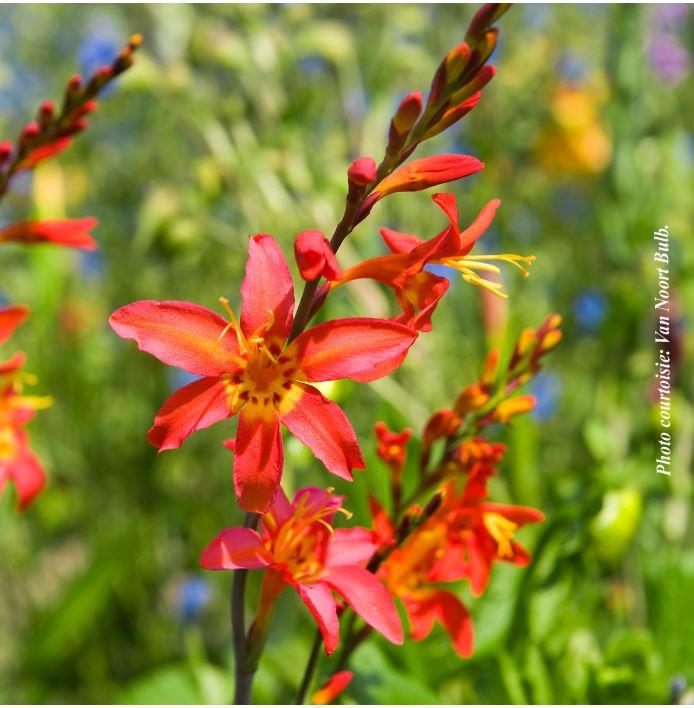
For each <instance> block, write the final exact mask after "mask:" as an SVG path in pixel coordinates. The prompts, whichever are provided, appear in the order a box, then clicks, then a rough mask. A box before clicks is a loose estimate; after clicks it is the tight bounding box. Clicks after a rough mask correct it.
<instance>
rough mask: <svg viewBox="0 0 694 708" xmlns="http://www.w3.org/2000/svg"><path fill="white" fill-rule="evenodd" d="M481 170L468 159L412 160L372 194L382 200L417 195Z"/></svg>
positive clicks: (448, 156) (472, 159)
mask: <svg viewBox="0 0 694 708" xmlns="http://www.w3.org/2000/svg"><path fill="white" fill-rule="evenodd" d="M483 168H484V163H483V162H480V161H479V160H478V159H477V158H476V157H472V156H471V155H436V156H435V157H423V158H421V159H419V160H413V161H412V162H408V163H407V164H405V165H403V166H402V167H399V168H398V169H397V170H395V172H393V173H392V174H390V175H388V177H386V178H385V179H383V180H381V182H379V183H378V184H377V185H376V187H375V188H374V190H373V193H374V194H378V198H379V199H382V198H383V197H385V196H386V195H388V194H393V193H394V192H417V191H419V190H421V189H427V188H428V187H434V186H436V185H438V184H443V183H444V182H452V181H453V180H456V179H460V178H462V177H467V176H468V175H471V174H474V173H475V172H479V171H480V170H481V169H483Z"/></svg>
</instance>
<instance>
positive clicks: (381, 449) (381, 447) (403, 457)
mask: <svg viewBox="0 0 694 708" xmlns="http://www.w3.org/2000/svg"><path fill="white" fill-rule="evenodd" d="M374 430H375V431H376V440H377V445H376V454H377V455H378V456H379V457H380V458H381V459H382V460H383V461H384V462H385V463H386V464H387V465H388V466H389V467H390V469H391V471H392V472H393V474H394V475H395V476H396V477H399V476H400V475H401V474H402V470H403V468H404V467H405V462H406V461H407V442H408V440H409V439H410V437H411V436H412V431H411V430H410V429H409V428H405V430H403V431H402V432H401V433H394V432H391V431H390V430H388V426H387V425H386V424H385V423H376V425H375V426H374Z"/></svg>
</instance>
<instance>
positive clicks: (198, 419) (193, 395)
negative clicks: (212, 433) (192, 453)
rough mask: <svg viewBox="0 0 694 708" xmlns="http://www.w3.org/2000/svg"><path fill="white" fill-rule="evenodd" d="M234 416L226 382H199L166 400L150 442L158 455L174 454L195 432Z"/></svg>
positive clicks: (217, 379)
mask: <svg viewBox="0 0 694 708" xmlns="http://www.w3.org/2000/svg"><path fill="white" fill-rule="evenodd" d="M231 415H233V411H232V410H231V408H230V406H229V394H228V392H227V390H226V387H225V384H224V382H223V381H222V380H221V379H219V378H203V379H198V380H197V381H193V383H189V384H188V385H187V386H184V387H183V388H179V389H178V391H176V392H175V393H173V394H172V395H171V396H169V398H167V399H166V401H165V402H164V405H163V406H162V407H161V408H160V409H159V412H158V413H157V416H156V418H155V419H154V425H153V426H152V427H151V428H150V429H149V432H148V434H147V439H148V440H149V442H150V443H151V444H152V445H154V446H155V447H157V448H159V452H162V451H163V450H173V449H174V448H177V447H181V445H182V444H183V441H184V440H185V439H186V438H187V437H188V436H189V435H192V433H194V432H195V431H196V430H202V429H203V428H209V427H210V426H211V425H214V424H215V423H218V422H219V421H220V420H224V419H225V418H229V417H230V416H231Z"/></svg>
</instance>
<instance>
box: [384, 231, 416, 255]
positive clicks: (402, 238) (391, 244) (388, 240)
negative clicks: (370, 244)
mask: <svg viewBox="0 0 694 708" xmlns="http://www.w3.org/2000/svg"><path fill="white" fill-rule="evenodd" d="M379 233H380V234H381V238H382V239H383V242H384V243H385V244H386V246H387V247H388V250H389V251H390V252H391V253H409V252H410V251H411V250H412V249H413V248H416V247H417V246H419V245H420V244H421V243H423V242H424V240H423V239H421V238H419V236H414V235H413V234H404V233H401V232H400V231H393V229H389V228H388V227H386V226H384V227H383V228H381V229H379Z"/></svg>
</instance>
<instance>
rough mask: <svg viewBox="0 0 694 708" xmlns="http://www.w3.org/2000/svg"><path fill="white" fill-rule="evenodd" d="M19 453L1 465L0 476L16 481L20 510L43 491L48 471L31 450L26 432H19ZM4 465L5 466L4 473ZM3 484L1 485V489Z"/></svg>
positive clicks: (5, 479)
mask: <svg viewBox="0 0 694 708" xmlns="http://www.w3.org/2000/svg"><path fill="white" fill-rule="evenodd" d="M16 442H17V455H16V457H14V458H12V459H10V460H7V461H6V462H4V463H1V465H0V478H3V477H4V480H3V481H4V482H6V481H7V479H11V480H13V482H14V486H15V489H16V490H17V497H18V500H19V510H20V511H24V510H25V509H26V508H27V507H28V506H29V504H31V502H32V501H33V500H34V499H35V498H36V496H37V495H39V494H40V493H41V491H42V490H43V488H44V486H45V485H46V473H45V472H44V471H43V467H41V463H40V462H39V461H38V460H37V459H36V457H35V456H34V454H33V453H32V452H31V450H29V447H28V444H27V442H28V439H27V436H26V433H23V432H19V433H18V434H17V440H16ZM2 466H4V467H5V470H4V474H3V470H2ZM1 488H2V485H0V490H1Z"/></svg>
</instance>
